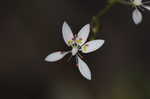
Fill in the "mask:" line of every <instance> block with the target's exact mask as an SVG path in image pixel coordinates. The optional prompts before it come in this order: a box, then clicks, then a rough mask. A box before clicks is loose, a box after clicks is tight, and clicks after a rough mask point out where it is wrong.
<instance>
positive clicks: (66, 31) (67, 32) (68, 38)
mask: <svg viewBox="0 0 150 99" xmlns="http://www.w3.org/2000/svg"><path fill="white" fill-rule="evenodd" d="M62 33H63V38H64V41H65V43H66V44H67V45H68V46H70V45H71V44H70V42H72V39H73V38H74V36H73V33H72V31H71V28H70V27H69V25H68V24H67V22H64V23H63V27H62Z"/></svg>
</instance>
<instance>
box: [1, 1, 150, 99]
mask: <svg viewBox="0 0 150 99" xmlns="http://www.w3.org/2000/svg"><path fill="white" fill-rule="evenodd" d="M105 5H106V0H1V1H0V91H1V92H0V99H149V98H150V77H149V76H150V67H149V66H150V43H149V42H150V39H149V38H150V28H149V26H150V21H149V17H150V12H149V11H146V10H145V11H144V12H143V15H144V17H143V18H144V19H143V22H142V24H140V25H139V26H136V25H135V24H134V23H133V21H132V19H131V13H132V10H133V9H132V8H131V7H129V6H124V5H116V6H114V7H113V8H112V9H111V10H110V12H109V13H108V14H107V15H106V16H105V17H103V19H102V20H101V22H102V24H103V29H102V32H100V33H98V34H97V38H101V39H104V40H106V42H105V44H104V46H103V47H102V48H101V49H99V50H98V51H96V52H94V53H90V54H88V55H84V60H85V62H86V63H87V64H88V65H89V68H90V69H91V71H92V80H91V81H88V80H86V79H84V78H83V77H82V76H81V74H80V73H79V71H78V69H77V68H76V66H75V65H74V64H73V60H72V61H70V62H67V59H68V58H69V55H68V56H67V57H65V58H64V59H63V60H61V61H59V62H57V63H47V62H45V61H44V58H45V57H46V56H47V55H48V54H50V53H51V52H54V51H57V50H66V49H67V46H66V45H65V43H64V42H63V38H62V34H61V28H62V23H63V21H65V20H66V21H67V22H68V23H69V24H70V26H71V28H72V30H73V31H74V33H77V32H78V30H79V29H80V28H81V27H82V26H84V25H85V24H87V23H90V21H91V18H92V16H93V15H96V14H97V12H99V11H100V10H101V9H102V8H103V7H104V6H105Z"/></svg>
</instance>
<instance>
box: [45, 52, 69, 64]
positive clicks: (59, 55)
mask: <svg viewBox="0 0 150 99" xmlns="http://www.w3.org/2000/svg"><path fill="white" fill-rule="evenodd" d="M68 53H69V52H62V51H57V52H53V53H51V54H49V55H48V56H47V57H46V58H45V61H47V62H56V61H58V60H60V59H62V58H63V57H64V56H65V55H66V54H68Z"/></svg>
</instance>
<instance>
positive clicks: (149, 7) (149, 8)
mask: <svg viewBox="0 0 150 99" xmlns="http://www.w3.org/2000/svg"><path fill="white" fill-rule="evenodd" d="M142 7H144V8H145V9H147V10H149V11H150V6H147V5H143V6H142Z"/></svg>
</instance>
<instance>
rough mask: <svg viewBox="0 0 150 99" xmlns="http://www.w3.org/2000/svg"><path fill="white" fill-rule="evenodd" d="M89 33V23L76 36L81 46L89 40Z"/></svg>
mask: <svg viewBox="0 0 150 99" xmlns="http://www.w3.org/2000/svg"><path fill="white" fill-rule="evenodd" d="M89 33H90V24H87V25H85V26H84V27H83V28H81V30H80V31H79V33H78V35H77V38H76V41H77V43H78V44H79V45H80V46H81V45H83V44H84V43H85V42H86V41H87V39H88V36H89Z"/></svg>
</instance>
